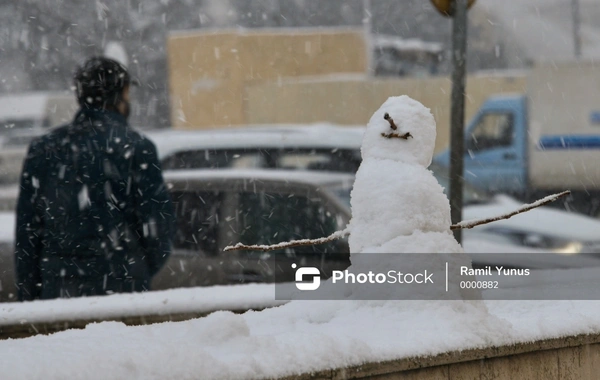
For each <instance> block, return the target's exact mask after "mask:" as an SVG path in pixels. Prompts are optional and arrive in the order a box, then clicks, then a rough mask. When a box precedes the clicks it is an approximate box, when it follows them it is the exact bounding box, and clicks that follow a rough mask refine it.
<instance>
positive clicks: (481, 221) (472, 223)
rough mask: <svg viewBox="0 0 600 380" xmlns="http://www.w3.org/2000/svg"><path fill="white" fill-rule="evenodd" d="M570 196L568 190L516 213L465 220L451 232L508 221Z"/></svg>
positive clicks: (520, 209) (530, 204)
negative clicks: (512, 217)
mask: <svg viewBox="0 0 600 380" xmlns="http://www.w3.org/2000/svg"><path fill="white" fill-rule="evenodd" d="M569 194H571V192H570V191H569V190H567V191H563V192H562V193H558V194H552V195H548V196H547V197H545V198H542V199H540V200H537V201H535V202H533V203H529V204H526V205H523V206H521V207H519V208H518V209H516V210H515V211H512V212H509V213H507V214H504V215H498V216H493V217H490V218H485V219H472V220H463V221H462V222H460V223H456V224H453V225H451V226H450V229H451V230H457V229H461V228H473V227H475V226H480V225H482V224H488V223H492V222H496V221H498V220H503V219H508V218H510V217H511V216H515V215H517V214H521V213H523V212H527V211H529V210H532V209H534V208H536V207H540V206H544V205H547V204H548V203H551V202H554V201H555V200H557V199H559V198H561V197H564V196H565V195H569Z"/></svg>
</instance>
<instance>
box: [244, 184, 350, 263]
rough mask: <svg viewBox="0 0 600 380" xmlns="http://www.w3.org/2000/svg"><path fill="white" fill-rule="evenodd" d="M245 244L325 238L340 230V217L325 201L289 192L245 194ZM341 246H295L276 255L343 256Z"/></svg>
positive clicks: (336, 244) (329, 244) (335, 244)
mask: <svg viewBox="0 0 600 380" xmlns="http://www.w3.org/2000/svg"><path fill="white" fill-rule="evenodd" d="M239 202H240V203H239V208H238V209H239V218H240V220H241V222H242V223H241V225H242V228H241V230H240V234H239V239H240V241H241V242H243V243H244V244H276V243H280V242H286V241H291V240H298V239H315V238H320V237H325V236H328V235H330V234H332V233H333V232H335V231H337V230H338V228H339V226H338V218H337V215H334V213H332V212H331V211H330V210H329V209H328V207H326V205H325V204H324V202H323V200H322V198H313V197H311V198H309V197H306V196H303V195H296V194H286V193H266V192H257V193H251V192H244V193H241V194H240V199H239ZM339 250H340V243H339V242H330V243H327V244H320V245H309V246H300V247H293V248H288V249H284V250H279V251H273V253H284V254H288V255H290V254H293V255H298V254H311V253H339Z"/></svg>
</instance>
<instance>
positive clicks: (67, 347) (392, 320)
mask: <svg viewBox="0 0 600 380" xmlns="http://www.w3.org/2000/svg"><path fill="white" fill-rule="evenodd" d="M415 303H416V302H410V301H396V302H388V303H386V304H377V305H371V304H369V303H354V302H345V301H338V302H321V303H320V305H319V307H315V304H313V302H312V301H310V302H302V301H295V302H291V303H289V304H287V305H285V306H282V307H277V308H274V309H268V310H264V311H261V312H248V313H246V314H243V315H235V314H233V313H230V312H217V313H214V314H212V315H210V316H208V317H206V318H202V319H196V320H191V321H185V322H176V323H162V324H156V325H150V326H139V327H126V326H124V325H123V324H121V323H116V322H104V323H100V324H93V325H89V326H88V327H87V328H86V329H85V330H71V331H66V332H61V333H57V334H54V335H51V336H36V337H32V338H26V339H17V340H4V341H0V352H2V355H0V372H1V373H2V377H3V378H7V379H28V380H36V379H40V380H41V379H43V380H53V379H66V378H77V379H81V380H96V379H98V380H100V379H107V378H109V379H123V380H128V379H142V378H143V379H200V378H201V379H205V380H210V379H231V380H233V379H249V378H254V379H259V378H276V377H282V376H288V375H293V374H299V373H308V372H312V371H318V370H324V369H329V368H340V367H344V366H349V365H358V364H362V363H366V362H376V361H384V360H393V359H399V358H403V357H415V356H422V355H435V354H439V353H443V352H448V351H454V350H464V349H470V348H483V347H489V346H491V345H504V344H511V343H515V342H528V341H533V340H537V339H544V338H555V337H561V336H566V335H575V334H581V333H597V332H599V331H600V318H598V315H600V303H599V302H573V301H539V302H530V301H494V302H488V303H487V305H488V307H489V308H490V309H491V310H494V315H496V316H497V317H499V318H503V319H506V320H509V321H510V322H511V323H512V325H511V327H510V328H506V327H505V326H487V325H486V324H485V323H483V322H485V320H482V319H481V318H480V315H474V314H470V313H469V308H468V305H467V304H466V303H464V302H460V301H448V302H443V303H442V302H440V303H435V304H434V305H433V306H432V307H430V308H428V309H423V308H422V307H413V305H414V304H415ZM544 316H552V317H551V318H544Z"/></svg>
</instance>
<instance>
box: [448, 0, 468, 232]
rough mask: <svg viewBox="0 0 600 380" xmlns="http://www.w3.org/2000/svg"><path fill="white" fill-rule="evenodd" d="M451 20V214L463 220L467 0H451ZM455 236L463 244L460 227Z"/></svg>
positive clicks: (453, 221) (455, 218) (453, 218)
mask: <svg viewBox="0 0 600 380" xmlns="http://www.w3.org/2000/svg"><path fill="white" fill-rule="evenodd" d="M452 6H453V7H454V12H453V15H454V16H453V20H452V95H451V98H450V102H451V105H450V215H451V218H452V223H453V224H454V223H458V222H460V221H461V220H462V204H463V168H464V164H463V160H464V151H465V149H464V145H465V141H464V121H465V72H466V64H467V0H454V1H453V2H452ZM454 237H455V238H456V241H458V243H462V233H461V230H460V229H456V230H454Z"/></svg>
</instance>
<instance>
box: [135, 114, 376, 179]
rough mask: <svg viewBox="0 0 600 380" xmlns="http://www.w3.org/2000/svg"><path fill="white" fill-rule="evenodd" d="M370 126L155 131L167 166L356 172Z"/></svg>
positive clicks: (329, 125)
mask: <svg viewBox="0 0 600 380" xmlns="http://www.w3.org/2000/svg"><path fill="white" fill-rule="evenodd" d="M364 130H365V127H364V126H362V127H359V126H336V125H331V124H311V125H273V126H247V127H240V128H224V129H213V130H199V131H173V130H168V131H155V132H148V133H146V135H147V136H148V137H149V138H150V139H151V140H153V142H154V143H155V144H156V146H157V150H158V154H159V158H160V160H161V165H162V168H163V169H164V170H181V169H208V168H212V169H222V168H269V169H308V170H325V171H334V172H347V173H356V170H358V166H359V165H360V163H361V161H362V159H361V155H360V146H361V143H362V137H363V134H364Z"/></svg>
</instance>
